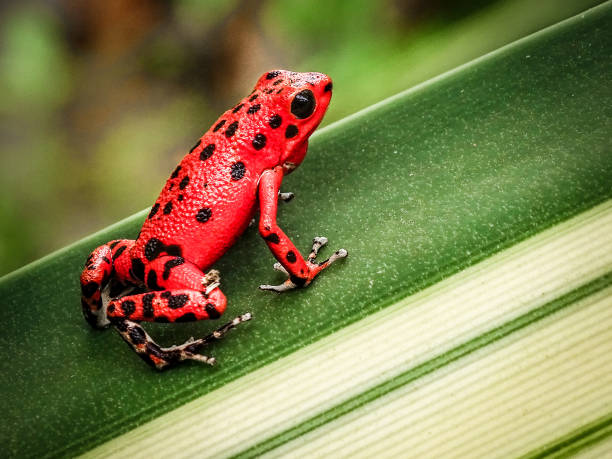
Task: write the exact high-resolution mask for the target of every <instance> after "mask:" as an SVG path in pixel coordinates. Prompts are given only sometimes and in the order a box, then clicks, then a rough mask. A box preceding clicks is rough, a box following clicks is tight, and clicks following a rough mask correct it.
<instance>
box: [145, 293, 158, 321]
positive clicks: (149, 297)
mask: <svg viewBox="0 0 612 459" xmlns="http://www.w3.org/2000/svg"><path fill="white" fill-rule="evenodd" d="M153 298H155V293H147V294H146V295H143V296H142V315H143V316H144V317H149V318H150V317H153V316H154V315H155V314H154V310H153Z"/></svg>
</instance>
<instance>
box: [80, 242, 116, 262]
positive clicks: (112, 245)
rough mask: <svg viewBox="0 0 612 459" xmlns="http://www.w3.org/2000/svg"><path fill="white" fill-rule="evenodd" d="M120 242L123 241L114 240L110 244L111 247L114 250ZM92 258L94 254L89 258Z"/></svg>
mask: <svg viewBox="0 0 612 459" xmlns="http://www.w3.org/2000/svg"><path fill="white" fill-rule="evenodd" d="M120 242H121V241H113V242H111V243H110V244H109V245H108V246H109V247H110V249H111V250H113V249H114V248H115V247H117V244H119V243H120ZM90 258H92V255H89V258H88V259H87V260H89V259H90Z"/></svg>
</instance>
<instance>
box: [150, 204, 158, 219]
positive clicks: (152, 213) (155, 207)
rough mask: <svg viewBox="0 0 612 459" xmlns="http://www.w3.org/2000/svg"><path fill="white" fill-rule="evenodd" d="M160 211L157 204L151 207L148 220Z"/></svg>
mask: <svg viewBox="0 0 612 459" xmlns="http://www.w3.org/2000/svg"><path fill="white" fill-rule="evenodd" d="M158 210H159V203H158V202H156V203H155V204H154V205H153V207H151V212H149V217H148V218H153V216H154V215H155V214H156V213H157V211H158Z"/></svg>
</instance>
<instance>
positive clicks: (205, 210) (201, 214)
mask: <svg viewBox="0 0 612 459" xmlns="http://www.w3.org/2000/svg"><path fill="white" fill-rule="evenodd" d="M211 216H212V210H211V209H210V208H209V207H202V208H201V209H200V210H198V213H197V214H196V220H197V221H199V222H200V223H206V222H207V221H208V220H209V219H210V217H211Z"/></svg>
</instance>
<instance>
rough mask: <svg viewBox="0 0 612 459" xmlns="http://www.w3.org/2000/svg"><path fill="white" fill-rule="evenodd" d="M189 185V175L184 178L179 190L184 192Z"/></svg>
mask: <svg viewBox="0 0 612 459" xmlns="http://www.w3.org/2000/svg"><path fill="white" fill-rule="evenodd" d="M187 185H189V176H188V175H186V176H185V177H183V180H181V183H179V189H181V190H184V189H185V187H186V186H187Z"/></svg>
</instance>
